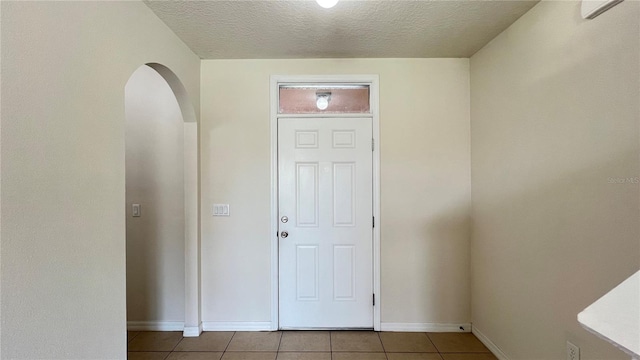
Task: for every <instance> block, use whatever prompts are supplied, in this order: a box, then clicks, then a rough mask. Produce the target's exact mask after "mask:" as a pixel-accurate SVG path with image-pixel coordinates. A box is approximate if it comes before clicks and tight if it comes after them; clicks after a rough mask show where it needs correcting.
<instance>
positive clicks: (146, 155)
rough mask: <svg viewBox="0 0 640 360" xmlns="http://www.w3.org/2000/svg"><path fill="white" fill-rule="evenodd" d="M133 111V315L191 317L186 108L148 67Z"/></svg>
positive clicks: (131, 91) (129, 154) (129, 92)
mask: <svg viewBox="0 0 640 360" xmlns="http://www.w3.org/2000/svg"><path fill="white" fill-rule="evenodd" d="M125 114H126V127H125V132H126V135H125V163H126V214H127V220H126V223H127V233H126V235H127V321H128V322H138V321H146V322H155V323H157V322H168V321H170V322H184V310H185V306H184V302H185V301H184V300H185V294H184V290H185V284H184V282H185V266H184V261H185V255H184V244H185V239H184V236H185V218H184V196H185V194H184V170H183V169H184V156H183V154H184V134H183V133H184V130H183V128H184V123H183V119H182V113H181V111H180V106H179V105H178V101H177V99H176V96H175V95H174V94H173V91H172V90H171V88H170V87H169V84H168V83H167V82H166V81H165V80H164V78H162V76H160V74H158V72H156V71H155V70H153V69H152V68H150V67H148V66H141V67H140V68H139V69H138V70H136V71H135V72H134V73H133V75H132V76H131V79H129V81H128V82H127V85H126V87H125ZM132 204H140V205H141V209H142V212H141V215H142V216H140V217H133V213H132V207H131V206H132Z"/></svg>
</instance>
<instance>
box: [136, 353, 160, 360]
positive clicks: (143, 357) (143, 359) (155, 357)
mask: <svg viewBox="0 0 640 360" xmlns="http://www.w3.org/2000/svg"><path fill="white" fill-rule="evenodd" d="M167 355H169V353H168V352H129V353H127V360H164V358H166V357H167Z"/></svg>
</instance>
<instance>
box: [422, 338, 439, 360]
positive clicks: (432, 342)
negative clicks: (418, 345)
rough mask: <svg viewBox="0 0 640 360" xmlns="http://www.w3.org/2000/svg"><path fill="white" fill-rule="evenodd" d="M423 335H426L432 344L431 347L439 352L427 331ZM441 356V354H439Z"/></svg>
mask: <svg viewBox="0 0 640 360" xmlns="http://www.w3.org/2000/svg"><path fill="white" fill-rule="evenodd" d="M424 334H425V335H427V339H429V342H430V343H431V345H433V348H434V349H436V351H437V352H438V354H440V349H438V347H437V346H436V344H435V343H434V342H433V340H431V337H430V336H429V333H428V332H425V333H424ZM440 357H442V356H440Z"/></svg>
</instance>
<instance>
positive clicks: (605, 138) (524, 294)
mask: <svg viewBox="0 0 640 360" xmlns="http://www.w3.org/2000/svg"><path fill="white" fill-rule="evenodd" d="M639 9H640V3H638V2H636V1H626V2H624V3H622V4H621V5H618V6H616V7H614V8H613V9H611V10H610V11H608V12H606V13H604V14H603V15H601V16H599V17H597V18H596V19H595V20H583V19H582V18H581V17H580V2H577V1H572V2H566V1H548V2H547V1H543V2H542V3H540V4H538V5H537V6H536V7H534V8H533V9H532V10H531V11H529V12H528V13H527V14H525V15H524V16H523V17H522V18H521V19H520V20H518V21H517V22H516V23H515V24H514V25H512V26H511V27H510V28H509V29H508V30H506V31H505V32H504V33H502V34H501V35H500V36H498V37H497V38H496V39H494V40H493V41H492V42H491V43H490V44H488V45H487V46H486V47H484V48H483V49H482V50H481V51H479V52H478V53H477V54H475V55H474V56H473V57H472V58H471V143H472V146H471V153H472V172H471V174H472V193H473V212H472V217H473V235H472V246H471V254H472V270H471V273H472V284H473V285H472V309H473V325H474V329H475V330H479V331H481V332H482V333H483V334H485V335H486V336H487V337H488V338H489V339H491V340H492V341H493V342H494V343H495V344H496V345H497V346H499V347H500V348H501V349H502V350H503V351H504V353H505V354H506V355H507V356H508V357H509V358H510V359H512V360H515V359H527V360H528V359H545V360H546V359H549V360H550V359H565V358H566V355H565V354H566V353H565V341H566V340H570V341H571V342H573V343H575V344H576V345H578V346H579V347H580V348H581V358H582V359H583V360H586V359H628V356H626V355H624V354H622V353H621V352H618V351H617V350H613V347H612V346H611V345H609V344H608V343H605V342H603V341H601V340H598V339H596V337H595V336H593V335H591V334H589V333H587V332H586V331H584V330H582V328H581V327H580V326H579V325H578V323H577V321H576V315H577V314H578V312H580V311H581V310H582V309H584V308H585V307H586V306H588V305H589V304H591V303H592V302H593V301H595V300H596V299H598V298H599V297H600V296H602V295H603V294H605V293H606V292H607V291H608V290H610V289H611V288H613V287H614V286H615V285H616V284H618V283H619V282H621V281H622V280H624V279H625V278H626V277H628V276H629V275H631V274H632V273H633V272H635V271H636V270H637V269H638V268H639V266H640V256H639V254H640V242H639V239H640V229H639V223H638V219H639V217H640V213H639V207H638V201H639V191H638V186H639V185H638V184H637V179H638V176H640V171H639V161H638V160H639V159H638V153H639V151H640V147H639V144H638V131H639V128H638V124H639V116H640V107H639V98H640V92H639V91H640V90H639V89H640V83H639V78H640V72H639V65H640V48H639V46H638V45H639V42H638V34H640V28H639V16H640V11H639ZM619 178H622V179H627V178H629V179H631V180H630V181H629V182H626V180H623V183H612V181H613V182H615V181H617V180H616V179H619Z"/></svg>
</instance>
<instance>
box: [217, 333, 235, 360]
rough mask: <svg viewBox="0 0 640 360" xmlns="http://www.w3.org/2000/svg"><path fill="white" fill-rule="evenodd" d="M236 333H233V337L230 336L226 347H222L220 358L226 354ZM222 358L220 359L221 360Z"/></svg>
mask: <svg viewBox="0 0 640 360" xmlns="http://www.w3.org/2000/svg"><path fill="white" fill-rule="evenodd" d="M237 333H238V332H237V331H234V332H233V335H231V339H229V342H228V343H227V346H225V347H224V350H222V356H224V354H225V353H226V352H227V349H228V348H229V345H231V342H232V341H233V338H234V337H235V336H236V334H237ZM222 356H221V357H220V358H221V359H222Z"/></svg>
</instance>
